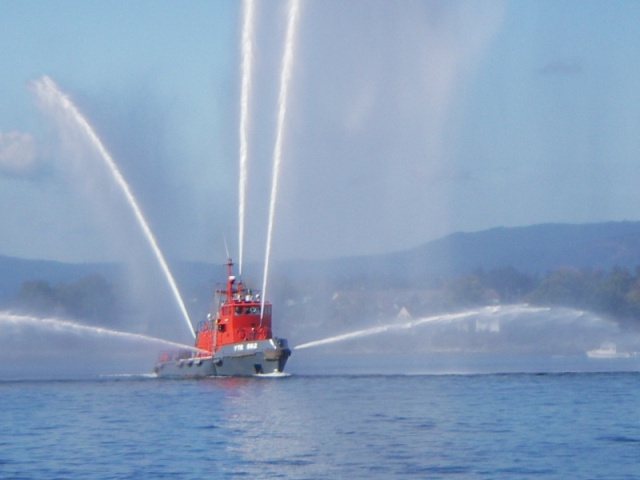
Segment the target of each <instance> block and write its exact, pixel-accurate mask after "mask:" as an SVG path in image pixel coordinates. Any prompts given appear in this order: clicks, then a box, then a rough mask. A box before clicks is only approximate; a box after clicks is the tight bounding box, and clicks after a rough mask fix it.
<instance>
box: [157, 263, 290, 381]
mask: <svg viewBox="0 0 640 480" xmlns="http://www.w3.org/2000/svg"><path fill="white" fill-rule="evenodd" d="M226 266H227V283H226V288H225V289H219V290H215V294H216V295H215V298H216V299H219V300H218V301H214V306H213V309H212V312H211V313H209V314H208V315H207V319H206V320H205V321H203V322H201V323H200V324H199V325H198V330H197V333H196V340H195V349H194V351H181V352H176V353H162V354H161V355H160V358H159V359H158V362H157V363H156V366H155V368H154V371H155V373H156V374H157V376H158V377H161V378H198V377H215V376H253V375H264V374H277V373H281V372H282V371H283V370H284V366H285V364H286V363H287V360H288V358H289V356H290V355H291V350H290V349H289V347H288V344H287V340H285V339H283V338H276V337H273V335H272V332H271V303H270V302H266V301H265V302H262V301H261V298H260V294H259V293H254V292H253V291H252V290H251V289H249V288H247V286H246V285H245V284H244V283H243V282H242V281H239V280H237V279H236V277H235V276H234V275H233V262H232V261H231V259H230V258H229V259H228V260H227V263H226ZM216 303H218V305H217V308H216Z"/></svg>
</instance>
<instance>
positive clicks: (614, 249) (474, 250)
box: [0, 222, 640, 301]
mask: <svg viewBox="0 0 640 480" xmlns="http://www.w3.org/2000/svg"><path fill="white" fill-rule="evenodd" d="M637 265H640V222H608V223H594V224H577V225H572V224H543V225H533V226H528V227H516V228H493V229H490V230H484V231H480V232H473V233H454V234H451V235H447V236H445V237H442V238H440V239H438V240H434V241H432V242H428V243H425V244H424V245H421V246H418V247H416V248H413V249H411V250H407V251H403V252H396V253H390V254H386V255H372V256H361V257H349V258H340V259H331V260H318V261H311V260H308V261H301V260H299V261H288V262H283V263H281V264H280V265H277V266H275V267H276V268H274V272H280V273H282V274H284V275H285V276H286V277H288V278H290V279H292V280H295V279H297V278H308V279H310V280H313V279H318V278H322V279H329V280H331V279H335V280H339V279H346V278H353V277H368V278H376V277H380V278H384V279H385V282H387V285H388V286H392V284H393V283H394V282H400V283H402V282H407V281H412V280H413V279H415V278H424V277H425V276H434V277H448V276H454V275H460V274H464V273H469V272H472V271H474V270H476V269H478V268H482V269H485V270H491V269H496V268H502V267H506V266H512V267H514V268H516V269H517V270H519V271H521V272H524V273H529V274H537V275H545V274H546V273H548V272H550V271H552V270H555V269H557V268H559V267H563V266H566V267H574V268H581V269H583V268H591V269H602V270H609V269H611V268H613V267H615V266H623V267H628V268H635V267H636V266H637ZM246 271H247V272H248V274H249V275H251V276H252V277H256V278H260V276H261V275H260V274H259V268H257V266H255V265H247V268H246ZM91 273H100V274H101V275H103V276H105V277H106V278H108V279H114V278H116V277H117V275H118V274H121V273H122V269H121V267H119V266H118V265H115V264H108V263H104V264H100V263H95V264H67V263H60V262H51V261H43V260H24V259H18V258H12V257H6V256H0V300H6V299H8V298H10V297H11V296H12V295H13V294H14V293H15V292H16V291H17V289H18V288H19V286H20V285H21V284H22V282H25V281H27V280H35V279H37V280H45V281H48V282H50V283H57V282H66V281H72V280H75V279H78V278H80V277H82V276H84V275H88V274H91ZM174 274H175V276H176V280H177V282H178V284H179V285H180V286H181V290H183V291H200V292H202V293H203V295H202V296H204V292H203V290H208V289H209V288H210V287H211V286H212V285H213V283H214V282H215V281H221V279H223V278H224V267H223V266H222V262H220V264H208V263H195V262H174ZM254 283H255V281H254ZM199 296H201V295H199ZM206 301H208V300H206Z"/></svg>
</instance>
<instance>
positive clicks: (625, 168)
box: [0, 0, 640, 263]
mask: <svg viewBox="0 0 640 480" xmlns="http://www.w3.org/2000/svg"><path fill="white" fill-rule="evenodd" d="M241 6H242V5H241V3H240V2H236V1H216V2H211V1H190V2H182V1H179V2H171V1H162V2H158V1H135V2H129V1H126V2H125V1H96V2H85V1H77V2H76V1H57V2H36V1H23V2H18V1H6V0H0V15H1V16H2V28H1V29H0V54H1V55H0V58H1V59H2V68H1V69H0V254H4V255H13V256H20V257H26V258H47V259H57V260H66V261H82V260H102V259H117V258H120V256H121V252H122V250H121V249H122V248H123V244H124V245H125V246H126V243H127V242H126V239H127V238H129V237H130V236H135V235H138V234H137V233H136V232H135V226H132V222H131V215H130V213H129V212H128V211H127V210H126V208H125V207H124V206H123V205H122V202H118V201H116V200H114V198H113V195H112V194H110V193H109V191H108V190H109V185H110V184H109V183H108V178H104V177H105V175H104V172H102V173H100V172H99V170H97V169H95V168H94V167H88V166H87V165H89V164H88V163H87V164H86V165H85V168H78V165H79V164H81V163H82V162H85V156H87V155H88V156H90V153H88V152H87V149H86V148H77V149H75V148H73V146H72V145H71V146H70V145H69V143H70V142H69V140H70V139H69V136H68V135H65V131H64V129H65V127H64V126H63V125H60V124H58V123H56V119H55V116H52V115H51V114H50V112H48V111H47V108H42V107H39V102H38V99H37V97H36V95H35V94H34V92H33V89H32V88H31V87H30V84H31V82H32V81H34V80H37V79H39V78H41V77H42V76H43V75H48V76H50V77H51V78H52V79H53V80H54V81H55V82H56V83H57V84H58V85H59V87H60V88H61V89H62V90H63V91H65V92H66V93H68V94H69V95H70V97H71V98H72V100H73V101H74V102H75V104H76V105H77V106H78V108H79V109H80V110H81V111H82V112H83V114H84V115H85V116H86V117H87V119H88V120H89V121H90V122H91V123H92V125H93V126H94V127H95V129H96V131H97V132H98V135H99V136H100V138H101V139H102V141H103V142H104V144H105V146H106V147H107V149H108V150H109V151H110V152H111V154H112V155H113V157H114V159H115V161H116V162H117V164H118V165H119V167H120V168H121V170H122V172H123V174H124V176H125V177H126V179H127V181H128V182H129V184H130V186H131V189H132V191H133V192H134V194H135V195H136V196H137V197H138V199H139V201H140V204H141V207H142V210H143V211H144V213H145V215H146V217H147V218H148V220H149V222H150V224H151V227H152V229H153V231H154V232H155V234H156V236H157V239H158V243H159V244H160V246H161V248H162V249H163V250H164V252H165V254H166V255H167V257H169V258H174V259H175V258H179V259H192V260H193V259H197V260H207V261H213V262H216V263H220V262H221V261H222V260H221V259H222V258H223V255H224V246H223V237H226V238H227V240H228V242H229V245H230V248H231V250H232V255H234V251H235V250H236V248H237V247H236V245H237V231H238V227H237V189H238V185H237V182H238V167H237V165H238V150H239V146H238V124H239V105H240V100H239V93H240V74H241V71H240V65H241V52H240V35H241V25H242V8H241ZM286 10H287V3H286V2H275V1H269V2H258V3H257V5H256V23H255V29H254V46H255V49H254V52H253V53H254V57H253V58H254V64H253V73H254V75H253V77H252V97H251V102H250V107H249V108H250V115H251V120H250V128H251V130H250V132H249V138H250V143H249V163H250V171H249V185H248V188H249V190H250V195H249V198H248V209H249V214H248V218H247V226H246V233H247V239H246V244H245V252H246V255H247V257H248V258H250V259H261V258H262V256H263V255H264V244H265V234H266V215H267V205H268V193H269V189H270V170H271V162H272V154H273V148H274V141H275V126H276V115H277V112H276V106H277V105H276V103H277V97H278V82H279V72H280V68H281V58H282V52H283V43H284V34H285V28H286ZM638 25H640V2H635V1H607V2H602V1H585V0H579V1H557V0H554V1H539V0H536V1H526V0H522V1H515V2H489V1H483V2H477V1H475V0H473V1H469V2H464V1H460V2H455V1H444V0H443V1H434V2H431V1H415V2H412V1H402V2H389V1H372V0H367V1H356V0H352V1H348V2H345V1H342V0H340V1H338V0H335V1H331V0H308V1H304V0H303V1H302V2H301V5H300V18H299V24H298V31H297V36H296V38H295V46H294V64H293V73H292V77H291V91H290V97H289V98H290V101H291V102H290V105H289V110H288V116H287V119H286V122H285V129H286V130H285V133H284V147H283V159H282V166H281V177H280V183H279V186H280V189H279V197H278V204H277V208H276V219H275V229H274V235H275V236H274V244H273V253H274V257H275V258H276V259H277V258H291V257H303V258H304V257H332V256H340V255H351V254H368V253H378V252H389V251H396V250H401V249H406V248H411V247H414V246H417V245H419V244H421V243H424V242H426V241H428V240H431V239H434V238H437V237H440V236H442V235H445V234H447V233H450V232H454V231H460V230H464V231H474V230H481V229H485V228H490V227H496V226H515V225H528V224H534V223H542V222H595V221H605V220H624V219H626V220H640V188H639V187H638V181H639V179H640V87H639V86H638V78H640V28H638ZM78 141H79V142H80V141H81V140H78ZM92 172H93V173H92ZM98 177H99V178H98ZM99 182H102V183H103V184H102V185H101V186H98V185H97V184H98V183H99ZM105 182H106V183H105ZM105 185H106V186H105ZM111 193H113V192H111ZM118 238H119V241H118V240H117V239H118ZM123 239H125V241H124V242H123Z"/></svg>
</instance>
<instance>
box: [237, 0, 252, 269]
mask: <svg viewBox="0 0 640 480" xmlns="http://www.w3.org/2000/svg"><path fill="white" fill-rule="evenodd" d="M253 11H254V2H253V0H245V2H244V21H243V22H242V92H241V96H240V180H239V185H238V257H239V258H238V273H239V274H240V275H242V259H243V252H244V223H245V222H244V217H245V203H246V188H247V150H248V147H247V144H248V141H247V137H248V130H249V97H250V93H251V63H252V59H253V36H252V32H253Z"/></svg>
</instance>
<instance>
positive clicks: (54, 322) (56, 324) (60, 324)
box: [0, 312, 198, 351]
mask: <svg viewBox="0 0 640 480" xmlns="http://www.w3.org/2000/svg"><path fill="white" fill-rule="evenodd" d="M2 323H4V324H13V325H18V326H20V325H24V326H27V327H29V328H34V327H44V328H46V329H49V330H55V331H62V332H69V333H87V334H92V335H98V336H109V337H113V338H122V339H125V340H139V341H143V342H147V343H154V344H158V345H163V346H165V347H172V348H179V349H181V350H190V351H193V350H195V351H197V350H198V349H197V348H195V347H194V346H192V345H184V344H182V343H176V342H171V341H169V340H164V339H162V338H156V337H149V336H147V335H142V334H139V333H129V332H120V331H118V330H111V329H109V328H102V327H92V326H89V325H82V324H79V323H75V322H71V321H68V320H60V319H57V318H46V317H45V318H38V317H32V316H29V315H17V314H14V313H11V312H0V324H2Z"/></svg>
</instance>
